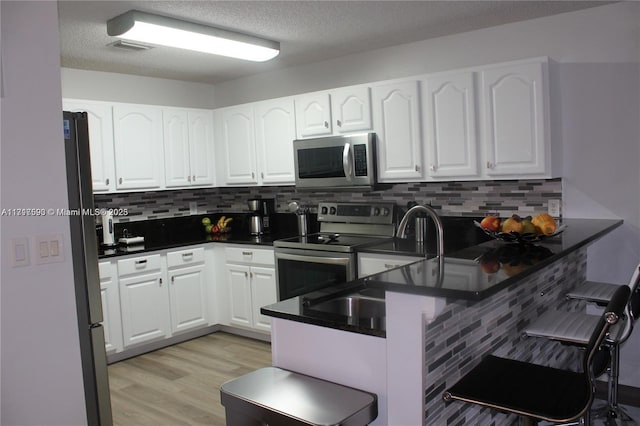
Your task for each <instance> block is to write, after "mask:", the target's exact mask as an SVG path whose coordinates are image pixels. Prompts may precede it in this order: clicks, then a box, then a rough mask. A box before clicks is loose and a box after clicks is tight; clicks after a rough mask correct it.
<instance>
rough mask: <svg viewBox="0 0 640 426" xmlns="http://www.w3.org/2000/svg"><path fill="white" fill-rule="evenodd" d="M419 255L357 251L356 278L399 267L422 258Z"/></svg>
mask: <svg viewBox="0 0 640 426" xmlns="http://www.w3.org/2000/svg"><path fill="white" fill-rule="evenodd" d="M423 259H424V258H423V257H421V256H401V255H394V254H378V253H358V278H362V277H366V276H369V275H373V274H377V273H380V272H384V271H388V270H389V269H395V268H399V267H400V266H404V265H408V264H409V263H413V262H418V261H420V260H423Z"/></svg>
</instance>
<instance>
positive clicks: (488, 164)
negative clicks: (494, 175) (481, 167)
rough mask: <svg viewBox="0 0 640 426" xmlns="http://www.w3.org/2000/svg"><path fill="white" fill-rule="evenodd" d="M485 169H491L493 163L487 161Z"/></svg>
mask: <svg viewBox="0 0 640 426" xmlns="http://www.w3.org/2000/svg"><path fill="white" fill-rule="evenodd" d="M487 169H493V163H492V162H491V161H487Z"/></svg>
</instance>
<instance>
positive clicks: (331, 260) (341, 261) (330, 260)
mask: <svg viewBox="0 0 640 426" xmlns="http://www.w3.org/2000/svg"><path fill="white" fill-rule="evenodd" d="M276 259H283V260H293V261H298V262H310V263H324V264H329V265H347V264H348V263H349V262H350V261H351V259H349V258H348V257H324V256H305V255H298V254H288V253H277V254H276Z"/></svg>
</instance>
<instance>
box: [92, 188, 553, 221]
mask: <svg viewBox="0 0 640 426" xmlns="http://www.w3.org/2000/svg"><path fill="white" fill-rule="evenodd" d="M251 198H274V199H275V205H276V211H277V212H281V213H286V212H287V211H288V210H287V206H288V204H289V202H290V201H292V200H296V201H298V202H299V203H300V204H302V205H307V206H309V207H312V208H313V207H315V206H317V204H318V203H319V202H321V201H343V202H346V201H351V202H364V201H380V202H393V203H395V204H397V205H398V206H400V207H402V208H404V207H406V205H407V203H408V202H410V201H416V202H418V203H419V204H425V203H430V204H431V205H432V206H433V207H435V208H436V209H437V210H438V211H439V212H440V213H441V214H442V215H444V216H484V215H486V214H488V213H496V214H498V215H500V216H509V215H511V214H513V213H516V214H519V215H521V216H528V215H532V214H534V213H539V212H543V211H547V202H548V200H550V199H558V200H561V199H562V181H561V179H548V180H506V181H470V182H416V183H399V184H394V185H390V186H389V187H388V188H387V189H384V190H379V191H366V192H353V191H348V192H347V191H344V192H340V191H337V192H335V191H297V190H296V188H295V187H294V186H277V187H274V186H263V187H233V188H229V187H225V188H203V189H181V190H174V191H155V192H154V191H149V192H129V193H114V194H96V195H95V197H94V199H95V204H96V207H98V208H126V209H127V211H128V215H127V216H120V217H114V219H115V221H119V222H124V221H133V220H146V219H157V218H165V217H174V216H185V215H189V214H190V204H191V203H196V204H197V207H198V214H203V213H218V212H236V213H241V212H248V211H249V209H248V207H247V200H249V199H251ZM561 213H562V212H561Z"/></svg>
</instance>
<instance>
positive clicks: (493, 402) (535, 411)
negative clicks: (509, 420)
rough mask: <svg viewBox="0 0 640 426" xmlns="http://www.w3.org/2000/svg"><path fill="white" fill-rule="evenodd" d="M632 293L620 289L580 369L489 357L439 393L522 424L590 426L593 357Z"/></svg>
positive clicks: (594, 336) (590, 344) (625, 289)
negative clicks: (521, 420) (509, 416)
mask: <svg viewBox="0 0 640 426" xmlns="http://www.w3.org/2000/svg"><path fill="white" fill-rule="evenodd" d="M629 293H630V289H629V287H627V286H620V287H619V289H617V290H616V292H615V294H614V296H613V298H612V299H611V301H610V302H609V303H608V304H607V307H606V310H605V313H604V314H603V315H602V316H600V317H599V319H598V321H597V324H596V327H595V328H594V329H593V330H592V332H591V336H590V338H589V342H588V344H587V346H586V350H585V351H584V355H583V360H582V371H581V372H579V373H578V372H573V371H568V370H562V369H558V368H552V367H546V366H542V365H537V364H532V363H529V362H522V361H517V360H513V359H507V358H499V357H496V356H494V355H489V356H487V357H485V358H483V359H482V361H481V362H480V364H478V365H477V366H476V367H475V368H473V369H472V370H471V371H470V372H469V373H467V374H466V375H465V376H464V377H463V378H462V379H460V380H459V381H458V382H457V383H456V384H454V385H453V386H451V387H450V388H449V389H447V390H446V391H445V393H444V394H443V399H444V400H445V401H447V402H449V401H452V400H459V401H464V402H468V403H473V404H478V405H481V406H485V407H489V408H493V409H496V410H499V411H502V412H506V413H512V414H517V415H519V416H523V417H525V420H529V421H532V422H535V421H537V420H545V421H549V422H554V423H567V422H571V421H575V420H577V419H580V420H581V422H585V423H586V424H590V423H589V421H590V419H589V409H590V407H591V403H592V402H593V398H594V390H595V376H594V374H593V363H594V360H595V354H596V353H597V351H598V349H599V348H600V345H602V343H603V342H604V340H605V337H606V335H607V333H608V332H609V329H610V327H611V326H612V325H613V324H615V323H616V322H617V321H618V318H619V317H620V316H621V315H622V313H623V311H624V307H625V305H626V304H627V300H628V299H629Z"/></svg>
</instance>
